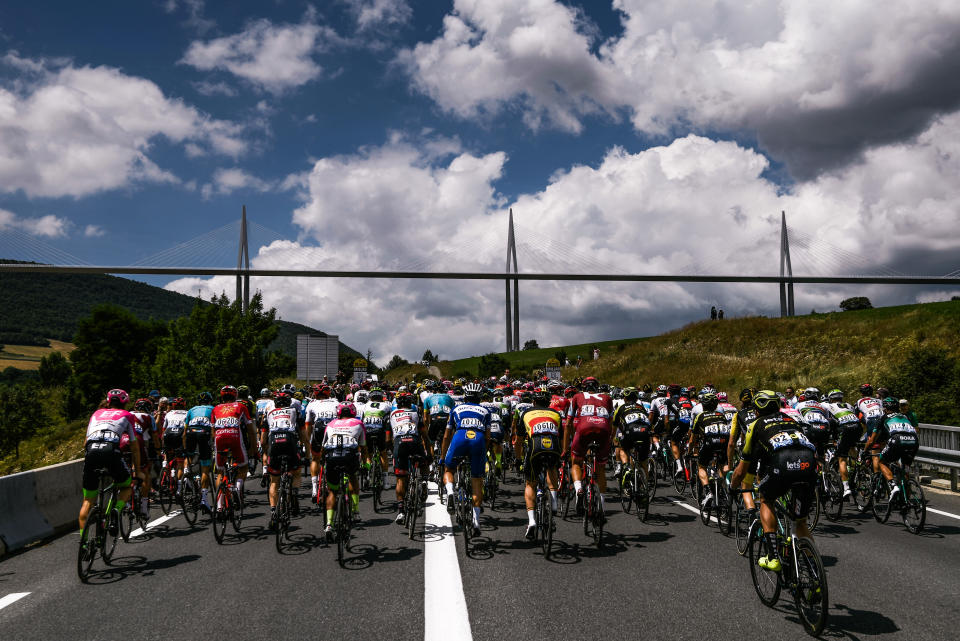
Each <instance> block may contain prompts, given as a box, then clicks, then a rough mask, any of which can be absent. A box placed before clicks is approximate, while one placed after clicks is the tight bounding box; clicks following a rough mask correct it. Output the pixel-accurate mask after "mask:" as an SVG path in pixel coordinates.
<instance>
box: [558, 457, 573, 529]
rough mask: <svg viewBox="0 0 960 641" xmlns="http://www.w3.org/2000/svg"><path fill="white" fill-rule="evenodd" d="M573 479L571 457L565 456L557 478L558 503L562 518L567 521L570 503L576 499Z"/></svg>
mask: <svg viewBox="0 0 960 641" xmlns="http://www.w3.org/2000/svg"><path fill="white" fill-rule="evenodd" d="M575 496H576V492H575V491H574V489H573V477H572V476H571V474H570V457H569V456H564V457H562V458H561V461H560V473H559V474H558V476H557V503H558V505H559V507H560V518H562V519H566V518H567V514H569V513H570V502H571V501H572V500H573V499H574V498H575Z"/></svg>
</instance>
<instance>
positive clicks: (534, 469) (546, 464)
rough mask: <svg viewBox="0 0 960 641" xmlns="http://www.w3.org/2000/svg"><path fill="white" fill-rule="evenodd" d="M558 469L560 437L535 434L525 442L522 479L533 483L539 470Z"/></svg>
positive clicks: (548, 434)
mask: <svg viewBox="0 0 960 641" xmlns="http://www.w3.org/2000/svg"><path fill="white" fill-rule="evenodd" d="M559 467H560V435H559V434H550V433H546V434H535V435H533V436H532V437H531V438H530V440H529V441H528V442H527V452H526V455H525V456H524V460H523V477H524V478H525V479H526V480H527V481H530V482H531V483H533V482H534V481H536V480H537V475H538V474H539V473H540V470H541V469H544V468H546V469H548V470H549V469H551V468H552V469H554V470H556V469H557V468H559Z"/></svg>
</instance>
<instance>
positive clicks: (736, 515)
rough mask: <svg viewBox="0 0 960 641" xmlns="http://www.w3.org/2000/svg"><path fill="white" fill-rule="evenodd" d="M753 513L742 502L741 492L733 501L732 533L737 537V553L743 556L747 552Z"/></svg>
mask: <svg viewBox="0 0 960 641" xmlns="http://www.w3.org/2000/svg"><path fill="white" fill-rule="evenodd" d="M753 516H754V515H753V514H752V513H751V512H750V511H749V510H747V507H746V506H745V505H744V504H743V494H740V495H739V496H738V497H737V500H736V501H734V502H733V520H734V521H735V523H734V528H733V529H734V533H735V536H736V538H737V553H738V554H739V555H740V556H743V555H745V554H746V553H747V542H748V541H749V540H750V538H749V537H750V526H751V525H752V524H753Z"/></svg>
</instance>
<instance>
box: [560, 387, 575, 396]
mask: <svg viewBox="0 0 960 641" xmlns="http://www.w3.org/2000/svg"><path fill="white" fill-rule="evenodd" d="M576 393H577V388H576V387H574V386H573V385H570V386H569V387H567V388H566V389H565V390H563V395H564V396H566V397H567V398H570V397H572V396H575V395H576Z"/></svg>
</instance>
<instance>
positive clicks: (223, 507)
mask: <svg viewBox="0 0 960 641" xmlns="http://www.w3.org/2000/svg"><path fill="white" fill-rule="evenodd" d="M226 494H227V491H226V489H225V485H224V483H221V484H220V488H219V489H218V490H217V497H216V500H215V501H214V502H213V519H212V520H213V538H215V539H216V540H217V543H223V536H224V534H226V533H227V521H228V520H229V517H228V516H227V497H226Z"/></svg>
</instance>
